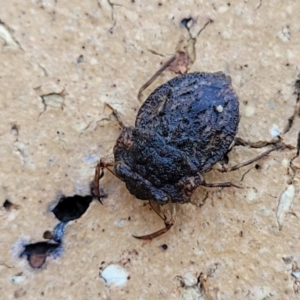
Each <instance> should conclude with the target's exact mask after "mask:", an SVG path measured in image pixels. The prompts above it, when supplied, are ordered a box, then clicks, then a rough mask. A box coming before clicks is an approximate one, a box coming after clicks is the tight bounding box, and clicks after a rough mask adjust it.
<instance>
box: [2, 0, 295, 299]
mask: <svg viewBox="0 0 300 300" xmlns="http://www.w3.org/2000/svg"><path fill="white" fill-rule="evenodd" d="M299 12H300V2H299V1H297V0H291V1H283V0H270V1H264V0H260V1H259V0H245V1H241V0H234V1H222V0H211V1H204V0H202V1H201V0H200V1H181V2H175V1H164V0H162V1H157V2H156V1H140V0H135V1H134V0H132V1H122V0H118V1H117V0H114V2H112V1H111V2H110V1H108V0H103V1H100V0H99V1H98V2H97V1H96V0H86V1H77V0H74V1H61V0H58V1H52V0H40V1H38V0H36V1H34V0H32V1H17V0H12V1H4V0H2V1H1V11H0V20H1V23H0V48H1V52H0V90H1V92H0V105H1V109H0V114H1V122H0V145H1V147H0V151H1V155H0V168H1V175H0V176H1V177H0V178H1V179H0V184H1V186H0V188H1V201H2V203H4V201H5V199H9V200H10V201H11V202H13V203H14V204H16V205H19V207H18V208H14V209H11V210H10V211H6V210H5V209H4V208H1V211H0V213H1V225H0V227H1V238H0V245H1V247H0V263H1V264H0V294H1V298H2V299H14V298H21V299H299V297H300V296H299V293H298V292H299V291H300V275H299V273H300V271H299V269H298V265H297V264H299V265H300V250H299V249H300V239H299V226H300V223H299V215H300V202H299V193H298V191H299V180H300V176H299V168H300V159H299V158H298V157H297V158H295V159H294V160H293V162H292V163H291V159H292V158H293V157H295V155H296V152H297V149H296V147H297V135H298V132H299V129H300V120H299V104H298V106H295V105H296V100H297V97H298V96H297V94H296V93H295V87H294V85H295V82H296V80H297V79H299V77H298V76H299V73H300V72H299V67H300V53H299V51H300V43H299V40H300V39H299V38H300V23H299ZM189 17H191V18H193V20H194V21H191V22H190V23H189V26H190V30H189V32H190V34H189V32H188V30H186V28H184V27H183V26H182V25H180V22H181V20H182V19H183V18H189ZM209 20H212V21H213V22H212V23H210V24H208V25H207V26H206V27H205V28H204V25H205V24H207V22H208V21H209ZM202 28H203V30H202V31H200V30H201V29H202ZM199 31H200V34H199V35H198V36H197V34H198V33H199ZM191 38H194V40H191ZM191 41H193V43H190V42H191ZM187 46H188V47H187ZM193 46H194V47H193ZM179 48H180V49H183V50H184V49H185V50H186V53H189V55H190V56H189V57H188V58H189V60H187V62H188V64H187V65H185V64H184V63H183V66H181V67H180V68H183V69H184V68H185V69H187V68H190V71H206V72H212V71H223V72H225V73H226V74H228V75H230V76H231V77H232V82H233V85H234V87H235V89H236V92H237V94H238V95H239V98H240V112H241V121H240V126H239V132H238V136H239V137H242V138H243V139H245V140H247V141H251V142H257V141H270V140H271V139H272V138H273V137H274V136H276V135H278V134H280V135H281V137H282V139H283V143H284V145H285V146H286V147H285V149H283V150H278V151H275V152H272V153H270V155H268V156H267V157H266V158H264V159H262V160H261V161H259V162H258V165H257V166H256V168H255V164H253V165H250V166H248V167H245V168H242V169H240V170H238V171H235V172H231V173H228V174H222V173H219V172H217V171H212V172H210V173H208V174H205V178H206V180H207V181H228V180H230V181H233V182H236V183H238V184H241V185H242V186H243V189H233V188H229V189H223V190H219V189H214V190H210V191H209V193H208V194H207V198H206V201H202V200H203V199H204V198H205V195H206V190H205V189H204V188H199V189H198V190H197V192H196V193H195V195H194V196H193V203H192V204H187V205H182V206H181V210H180V212H179V215H178V220H177V223H176V224H175V226H174V227H173V228H172V229H171V231H170V232H169V233H167V234H165V235H163V236H161V237H159V238H157V239H155V240H153V241H151V242H142V241H140V240H136V239H134V238H133V237H132V234H145V233H149V232H152V231H154V230H156V229H159V228H160V227H162V225H163V224H162V221H161V220H160V219H159V217H158V216H157V215H156V214H155V213H154V212H153V211H151V210H150V208H149V206H148V205H145V203H144V202H142V201H139V200H137V199H135V198H134V197H133V196H131V195H130V194H129V192H128V191H127V190H126V188H125V186H124V184H123V183H122V182H121V181H120V180H118V179H117V178H115V177H114V176H113V175H111V174H109V172H106V175H105V178H104V180H103V181H102V182H101V185H102V187H103V188H104V189H105V191H106V192H107V193H108V198H107V199H105V200H104V205H103V206H101V205H100V204H99V203H96V202H93V203H92V205H91V207H90V208H89V210H88V211H87V213H86V214H85V215H84V216H83V217H82V218H81V219H79V220H78V221H76V222H73V223H72V224H69V225H68V227H67V229H66V235H65V237H64V244H63V247H64V251H63V253H62V255H61V256H60V257H59V258H57V259H53V258H48V259H47V261H46V264H45V265H44V266H43V267H42V268H41V269H39V270H35V269H32V268H30V267H29V265H28V263H27V261H26V260H25V259H20V258H19V257H18V255H19V254H20V252H21V251H22V243H23V244H24V243H29V242H37V241H41V240H43V238H42V236H43V232H44V231H45V230H51V229H52V228H53V227H54V226H55V225H56V224H57V220H55V218H54V216H53V214H52V213H50V212H49V206H50V205H51V204H53V203H55V201H57V199H58V198H59V196H60V195H62V194H64V195H68V196H70V195H73V194H74V193H79V194H86V193H88V192H89V183H90V182H91V180H92V178H93V174H94V167H95V165H96V163H97V160H98V158H99V157H101V156H104V155H107V154H109V153H111V151H112V147H113V145H114V141H115V139H116V138H117V136H118V133H119V127H118V124H117V122H116V121H115V119H114V118H113V117H112V115H111V111H110V110H109V109H108V108H106V107H105V105H104V103H105V102H107V103H110V104H111V105H112V106H113V107H114V108H116V109H117V110H118V111H119V112H120V114H121V117H122V118H123V120H124V122H125V123H126V124H127V125H132V124H133V123H134V120H135V115H136V112H137V109H138V108H139V106H140V102H139V101H138V99H137V93H138V90H139V88H140V87H141V86H142V85H143V84H144V83H145V82H146V81H147V80H148V79H149V78H150V77H151V76H152V74H154V73H155V72H156V71H157V70H158V69H159V67H160V65H161V64H162V63H163V62H165V61H166V60H167V59H168V58H169V57H171V56H172V55H173V54H174V53H175V52H176V51H177V50H178V49H179ZM187 49H188V50H187ZM174 76H175V75H174V73H173V72H171V71H166V72H164V73H163V75H162V76H161V77H160V78H159V79H158V80H157V81H156V82H155V83H154V84H153V85H151V87H149V88H148V89H147V90H146V91H145V92H144V93H143V98H144V99H145V97H146V96H147V95H148V94H149V92H150V91H151V90H153V89H154V88H155V87H156V86H158V85H160V84H162V83H163V82H165V81H167V80H168V79H170V78H172V77H174ZM293 115H294V118H292V119H293V120H294V122H293V124H292V126H291V128H290V129H289V130H288V131H287V132H286V133H284V131H286V130H285V129H286V126H287V124H288V120H289V118H290V117H291V116H293ZM269 147H270V146H269ZM266 149H268V147H264V148H258V149H255V148H253V147H249V146H239V147H235V148H234V149H233V151H232V152H231V154H230V162H229V163H230V165H233V164H235V163H238V162H241V161H244V160H246V159H248V158H251V157H253V156H255V155H257V154H259V153H262V152H263V151H265V150H266ZM248 170H250V171H249V172H248V173H246V172H247V171H248ZM245 173H246V174H245ZM243 175H245V176H244V177H243ZM242 177H243V181H242V182H240V180H241V178H242ZM284 191H286V192H285V193H284ZM283 193H284V194H283ZM280 229H281V230H280ZM162 245H167V249H165V250H164V248H166V246H164V247H162ZM110 264H117V265H119V267H122V268H123V269H125V270H124V272H123V273H124V274H129V276H128V278H127V280H126V283H125V284H124V285H121V286H118V285H106V283H105V281H104V280H103V277H100V275H99V274H100V273H101V271H102V270H104V269H105V268H106V267H107V266H109V265H110ZM200 274H202V275H201V277H200V281H201V283H197V282H198V280H197V277H198V276H199V275H200Z"/></svg>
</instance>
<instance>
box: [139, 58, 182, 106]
mask: <svg viewBox="0 0 300 300" xmlns="http://www.w3.org/2000/svg"><path fill="white" fill-rule="evenodd" d="M176 57H177V54H175V55H173V56H172V57H171V58H170V59H169V60H168V61H166V63H164V64H163V65H162V67H161V68H160V69H159V70H158V71H157V72H156V73H155V74H154V75H153V76H152V77H151V78H150V79H149V80H148V81H147V82H146V83H145V84H144V85H143V86H142V87H141V88H140V90H139V93H138V100H139V101H140V102H142V100H141V97H142V93H143V91H144V90H145V89H146V88H147V87H148V86H149V85H151V83H152V82H153V81H154V80H155V79H156V78H157V77H158V76H159V75H160V74H161V73H162V72H163V71H164V70H165V69H166V68H168V67H169V66H170V64H171V63H172V62H173V61H174V60H175V59H176Z"/></svg>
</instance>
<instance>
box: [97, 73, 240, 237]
mask: <svg viewBox="0 0 300 300" xmlns="http://www.w3.org/2000/svg"><path fill="white" fill-rule="evenodd" d="M238 123H239V103H238V98H237V96H236V94H235V92H234V90H233V88H232V86H231V79H230V77H229V76H226V75H225V74H223V73H221V72H219V73H190V74H186V75H182V76H179V77H176V78H174V79H172V80H170V81H168V82H167V83H165V84H163V85H162V86H160V87H158V88H157V89H156V90H155V91H154V92H152V94H151V95H150V96H149V97H148V99H147V100H146V101H145V102H144V103H143V105H142V106H141V108H140V110H139V112H138V115H137V118H136V122H135V127H123V129H122V132H121V134H120V136H119V138H118V139H117V141H116V144H115V146H114V163H113V165H114V173H115V175H116V176H117V177H118V178H120V179H121V180H122V181H124V182H125V184H126V187H127V189H128V190H129V192H130V193H131V194H132V195H134V196H135V197H136V198H138V199H141V200H149V201H150V204H151V206H152V207H153V209H154V210H155V211H156V212H157V213H158V214H159V215H160V216H161V218H162V219H163V220H164V222H165V228H164V229H162V230H160V231H158V232H156V233H153V234H150V235H146V236H142V237H139V238H143V239H152V238H153V237H156V236H158V235H160V234H162V233H164V232H166V231H167V230H168V229H169V228H170V227H171V226H172V225H173V224H174V222H175V215H176V204H177V203H185V202H188V201H190V198H191V196H192V194H193V192H194V191H195V189H196V188H197V187H198V186H199V185H205V186H217V185H216V184H208V183H206V182H205V181H204V179H203V178H202V176H201V173H203V172H204V171H207V170H208V169H210V168H211V167H212V166H213V165H214V164H215V163H217V162H218V161H220V160H222V159H223V158H224V156H225V155H226V153H227V152H228V149H229V147H230V145H231V143H232V141H233V139H234V137H235V135H236V132H237V128H238ZM104 166H108V164H105V162H104V161H103V160H101V162H100V165H99V167H104ZM98 173H99V172H98ZM230 185H232V184H230V183H224V185H223V186H230Z"/></svg>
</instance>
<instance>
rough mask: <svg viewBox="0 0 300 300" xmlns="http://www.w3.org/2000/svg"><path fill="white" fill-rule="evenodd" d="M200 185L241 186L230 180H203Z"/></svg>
mask: <svg viewBox="0 0 300 300" xmlns="http://www.w3.org/2000/svg"><path fill="white" fill-rule="evenodd" d="M201 185H203V186H206V187H232V186H233V187H236V188H242V187H241V186H239V185H236V184H234V183H232V182H230V181H226V182H211V183H209V182H206V181H205V180H203V181H202V182H201Z"/></svg>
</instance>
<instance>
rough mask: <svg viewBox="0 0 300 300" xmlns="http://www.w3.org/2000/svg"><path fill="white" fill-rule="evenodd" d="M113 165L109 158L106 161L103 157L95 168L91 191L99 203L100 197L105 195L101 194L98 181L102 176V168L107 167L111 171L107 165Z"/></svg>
mask: <svg viewBox="0 0 300 300" xmlns="http://www.w3.org/2000/svg"><path fill="white" fill-rule="evenodd" d="M113 165H114V164H113V163H112V161H111V160H109V161H108V162H107V161H106V160H105V159H104V158H101V159H100V161H99V162H98V164H97V166H96V168H95V176H94V180H93V182H92V187H91V193H92V195H93V196H94V197H96V198H97V199H98V201H99V202H100V203H101V204H102V202H101V198H103V197H105V196H106V195H103V194H101V192H100V190H101V189H100V185H99V181H100V179H101V178H102V177H103V176H104V168H107V170H109V171H110V172H112V171H111V170H110V169H109V168H108V167H110V166H113ZM112 173H113V172H112Z"/></svg>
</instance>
